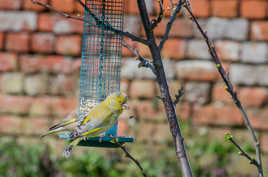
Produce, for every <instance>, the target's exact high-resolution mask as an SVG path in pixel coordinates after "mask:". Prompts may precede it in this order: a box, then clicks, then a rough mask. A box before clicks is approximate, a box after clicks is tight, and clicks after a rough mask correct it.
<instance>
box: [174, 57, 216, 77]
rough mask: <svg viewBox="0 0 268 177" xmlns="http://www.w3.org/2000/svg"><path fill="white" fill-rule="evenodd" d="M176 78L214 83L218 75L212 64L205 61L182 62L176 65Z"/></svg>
mask: <svg viewBox="0 0 268 177" xmlns="http://www.w3.org/2000/svg"><path fill="white" fill-rule="evenodd" d="M176 76H177V78H180V79H186V80H195V81H215V80H218V78H219V74H218V72H217V70H216V67H215V66H214V63H210V62H207V61H198V60H194V61H187V60H185V61H182V62H180V63H178V64H177V65H176Z"/></svg>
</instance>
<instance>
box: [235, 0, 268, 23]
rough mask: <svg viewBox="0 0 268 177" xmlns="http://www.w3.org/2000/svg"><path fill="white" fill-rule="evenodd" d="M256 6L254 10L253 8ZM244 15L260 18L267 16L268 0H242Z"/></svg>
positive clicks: (241, 11) (241, 9)
mask: <svg viewBox="0 0 268 177" xmlns="http://www.w3.org/2000/svg"><path fill="white" fill-rule="evenodd" d="M252 8H254V10H252ZM240 14H241V16H242V17H245V18H251V19H260V18H265V17H266V16H267V1H265V0H242V2H241V7H240Z"/></svg>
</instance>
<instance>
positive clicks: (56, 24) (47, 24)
mask: <svg viewBox="0 0 268 177" xmlns="http://www.w3.org/2000/svg"><path fill="white" fill-rule="evenodd" d="M38 30H39V31H47V32H55V33H80V34H82V33H83V22H82V21H79V20H75V19H67V18H65V17H62V16H60V15H57V14H51V13H42V14H40V15H39V16H38Z"/></svg>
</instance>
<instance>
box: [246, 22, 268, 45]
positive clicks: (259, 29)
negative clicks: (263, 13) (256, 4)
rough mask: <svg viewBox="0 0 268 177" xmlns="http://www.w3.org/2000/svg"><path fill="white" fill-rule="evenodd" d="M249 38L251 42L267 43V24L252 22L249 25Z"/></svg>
mask: <svg viewBox="0 0 268 177" xmlns="http://www.w3.org/2000/svg"><path fill="white" fill-rule="evenodd" d="M250 32H251V33H250V37H251V39H253V40H265V41H268V22H267V21H254V22H252V23H251V30H250Z"/></svg>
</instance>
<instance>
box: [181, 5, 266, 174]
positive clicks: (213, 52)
mask: <svg viewBox="0 0 268 177" xmlns="http://www.w3.org/2000/svg"><path fill="white" fill-rule="evenodd" d="M184 7H185V8H186V10H187V11H188V13H189V14H190V15H191V18H192V20H193V21H194V23H195V24H196V25H197V28H198V30H199V31H200V32H201V34H202V36H203V37H204V39H205V41H206V43H207V46H208V48H209V53H210V55H211V56H212V58H213V60H214V62H215V64H216V68H217V69H218V71H219V73H220V75H221V77H222V79H223V81H224V83H225V84H226V88H227V89H226V90H227V91H228V93H229V94H230V95H231V96H232V99H233V101H234V103H235V104H236V106H237V107H238V109H239V110H240V112H241V114H242V118H243V120H244V122H245V124H246V126H247V128H248V130H249V132H250V135H251V137H252V139H253V142H254V144H255V148H256V157H257V161H258V165H257V169H258V172H259V177H263V168H262V160H261V149H260V143H259V141H258V139H257V137H256V134H255V131H254V129H253V128H252V126H251V124H250V122H249V119H248V116H247V114H246V112H245V109H244V107H243V106H242V104H241V102H240V100H239V99H238V97H237V94H236V92H235V91H234V89H233V85H232V83H231V81H230V79H229V77H228V74H227V73H226V71H225V70H224V68H223V65H222V63H221V61H220V59H219V57H218V55H217V52H216V49H215V46H214V45H213V42H212V41H211V40H210V39H209V38H208V36H207V34H206V32H205V31H204V30H203V29H202V27H201V25H200V24H199V23H198V21H197V19H196V17H195V15H194V14H193V12H192V10H191V9H190V6H189V4H188V3H186V4H185V5H184Z"/></svg>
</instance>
